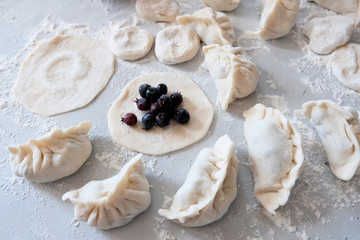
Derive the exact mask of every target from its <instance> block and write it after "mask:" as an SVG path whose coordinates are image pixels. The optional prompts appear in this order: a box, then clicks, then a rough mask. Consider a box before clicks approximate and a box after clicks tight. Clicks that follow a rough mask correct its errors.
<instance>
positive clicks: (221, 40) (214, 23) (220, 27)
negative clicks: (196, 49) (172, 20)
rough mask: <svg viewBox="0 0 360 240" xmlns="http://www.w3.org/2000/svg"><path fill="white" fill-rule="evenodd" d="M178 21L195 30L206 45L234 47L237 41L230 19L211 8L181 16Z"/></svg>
mask: <svg viewBox="0 0 360 240" xmlns="http://www.w3.org/2000/svg"><path fill="white" fill-rule="evenodd" d="M176 21H177V22H178V23H179V24H182V25H186V26H188V27H190V28H192V29H193V30H195V32H196V33H197V34H198V35H199V37H200V39H201V40H202V41H203V42H204V43H205V44H206V45H209V44H212V43H217V44H220V45H232V44H233V42H234V41H235V32H234V29H233V27H232V25H231V23H230V20H229V18H228V17H227V16H226V15H225V14H224V13H221V12H217V11H214V10H213V9H211V8H210V7H207V8H203V9H200V10H198V11H197V12H195V13H194V14H193V15H188V14H186V15H183V16H179V17H177V18H176Z"/></svg>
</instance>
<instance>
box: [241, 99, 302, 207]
mask: <svg viewBox="0 0 360 240" xmlns="http://www.w3.org/2000/svg"><path fill="white" fill-rule="evenodd" d="M244 117H245V118H246V121H245V125H244V133H245V138H246V141H247V143H248V148H249V161H250V168H251V170H252V172H253V175H254V179H255V197H256V198H257V199H258V200H259V202H260V203H261V204H262V205H263V207H264V208H265V209H266V210H267V211H269V212H270V213H271V214H276V213H275V210H276V209H277V208H278V207H279V206H283V205H285V204H286V202H287V200H288V198H289V196H290V191H291V189H292V187H293V186H294V185H295V181H296V179H297V178H298V177H299V176H300V172H301V170H302V166H303V161H304V154H303V150H302V142H301V138H300V135H299V134H298V133H297V132H296V131H295V129H294V128H293V127H292V126H291V124H290V123H289V121H288V120H287V119H286V118H285V117H284V116H283V115H282V114H281V113H280V111H279V110H276V109H273V108H266V107H265V106H264V105H262V104H256V105H255V106H254V107H252V108H250V109H249V110H247V111H245V112H244Z"/></svg>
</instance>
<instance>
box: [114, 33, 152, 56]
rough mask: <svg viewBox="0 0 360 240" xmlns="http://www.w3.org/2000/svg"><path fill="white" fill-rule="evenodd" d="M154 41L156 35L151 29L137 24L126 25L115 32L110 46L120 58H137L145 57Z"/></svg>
mask: <svg viewBox="0 0 360 240" xmlns="http://www.w3.org/2000/svg"><path fill="white" fill-rule="evenodd" d="M153 43H154V37H153V35H151V33H150V32H149V31H147V30H145V29H142V28H139V27H135V26H126V27H122V28H120V29H117V30H116V31H115V32H114V33H113V35H112V36H111V38H110V41H109V47H110V49H111V51H113V53H114V54H115V56H117V57H118V58H120V59H123V60H136V59H139V58H142V57H144V56H145V55H146V54H147V53H148V52H149V51H150V49H151V47H152V45H153Z"/></svg>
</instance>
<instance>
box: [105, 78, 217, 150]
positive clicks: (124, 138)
mask: <svg viewBox="0 0 360 240" xmlns="http://www.w3.org/2000/svg"><path fill="white" fill-rule="evenodd" d="M143 83H148V84H150V85H151V86H154V87H156V86H157V85H158V84H159V83H164V84H166V85H167V86H168V95H170V94H171V93H174V92H177V91H179V92H181V94H182V95H183V99H184V101H183V103H182V104H181V105H180V106H179V108H185V109H186V110H187V111H188V112H189V113H190V121H189V122H188V123H186V124H179V123H177V122H176V121H174V120H172V121H171V122H170V124H169V125H168V126H166V127H164V128H160V127H157V126H154V127H153V128H151V129H150V130H144V129H142V124H141V118H142V116H143V115H144V112H143V111H140V110H138V109H137V107H136V104H135V103H134V99H136V98H139V97H140V95H139V92H138V89H139V86H140V85H141V84H143ZM129 112H132V113H134V114H135V115H136V116H137V118H138V122H137V124H136V125H135V126H132V127H130V126H127V125H126V124H122V123H121V121H120V120H121V117H123V116H124V115H125V114H126V113H129ZM213 115H214V108H213V106H212V105H211V103H210V102H209V100H208V98H207V97H206V95H205V94H204V92H203V91H202V90H201V88H200V87H199V86H198V85H197V84H196V83H194V82H193V81H192V80H191V79H190V78H188V77H187V76H185V75H182V74H178V73H173V72H162V73H160V72H159V73H148V74H143V75H141V76H139V77H137V78H135V79H134V80H132V81H131V82H130V83H128V84H127V85H126V86H125V88H124V89H123V92H122V93H121V95H120V96H119V98H118V99H117V100H116V101H115V102H114V103H113V105H112V106H111V108H110V110H109V114H108V124H109V129H110V133H111V135H112V137H113V140H114V141H115V142H116V143H118V144H120V145H122V146H124V147H126V148H129V149H131V150H134V151H137V152H141V153H145V154H150V155H161V154H165V153H169V152H172V151H175V150H179V149H182V148H184V147H186V146H189V145H191V144H193V143H195V142H197V141H199V140H200V139H201V138H203V137H204V136H205V135H206V133H207V132H208V130H209V127H210V125H211V122H212V119H213Z"/></svg>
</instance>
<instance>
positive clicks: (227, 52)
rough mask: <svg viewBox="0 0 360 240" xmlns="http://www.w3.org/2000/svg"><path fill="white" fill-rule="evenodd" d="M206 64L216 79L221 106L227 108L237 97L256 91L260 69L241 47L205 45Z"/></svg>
mask: <svg viewBox="0 0 360 240" xmlns="http://www.w3.org/2000/svg"><path fill="white" fill-rule="evenodd" d="M203 51H204V53H205V66H206V68H207V69H208V70H209V72H210V75H211V77H212V79H213V80H214V81H215V84H216V89H217V91H218V95H219V99H220V104H221V107H222V108H223V109H224V110H226V109H227V108H228V105H229V104H230V103H231V102H232V101H234V100H235V99H236V98H244V97H246V96H248V95H250V94H251V93H252V92H254V91H255V88H256V85H257V83H258V81H259V75H260V73H259V71H258V70H257V68H256V66H255V64H254V63H253V62H252V61H251V60H250V58H249V57H248V56H247V54H246V53H245V52H244V51H243V50H242V49H241V48H239V47H231V46H228V45H227V46H220V45H218V44H212V45H209V46H205V47H203Z"/></svg>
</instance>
